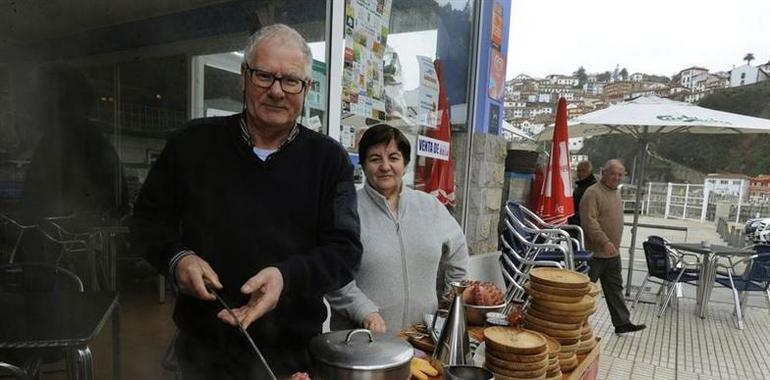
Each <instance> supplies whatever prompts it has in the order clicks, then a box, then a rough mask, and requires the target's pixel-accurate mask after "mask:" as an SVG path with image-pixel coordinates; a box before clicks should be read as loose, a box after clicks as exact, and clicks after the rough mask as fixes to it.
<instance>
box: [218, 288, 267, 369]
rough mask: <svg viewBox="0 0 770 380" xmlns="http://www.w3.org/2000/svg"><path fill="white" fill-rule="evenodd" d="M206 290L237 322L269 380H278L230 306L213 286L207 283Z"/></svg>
mask: <svg viewBox="0 0 770 380" xmlns="http://www.w3.org/2000/svg"><path fill="white" fill-rule="evenodd" d="M206 290H208V291H209V293H211V294H213V295H214V297H217V301H219V303H220V304H222V307H224V308H225V310H227V312H228V313H229V314H230V316H231V317H233V320H235V321H236V322H238V329H239V330H241V333H242V334H243V335H244V336H245V337H246V339H248V341H249V344H251V348H252V349H254V352H256V353H257V356H258V357H259V360H260V361H261V362H262V365H263V366H264V367H265V370H267V373H268V375H270V379H272V380H278V378H277V377H275V374H274V373H273V370H272V369H271V368H270V366H269V365H268V364H267V360H265V357H264V356H262V352H260V351H259V348H258V347H257V345H256V343H254V340H253V339H251V335H249V333H247V332H246V329H244V328H243V325H242V324H241V320H240V319H238V317H236V316H235V313H233V310H232V309H230V306H227V303H226V302H225V300H224V299H222V297H221V296H220V295H219V293H217V290H216V289H215V288H214V286H213V285H211V284H210V283H208V282H207V283H206Z"/></svg>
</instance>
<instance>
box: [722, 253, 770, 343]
mask: <svg viewBox="0 0 770 380" xmlns="http://www.w3.org/2000/svg"><path fill="white" fill-rule="evenodd" d="M754 249H755V251H756V252H757V253H756V254H754V255H751V256H748V257H745V258H743V259H740V260H737V261H733V260H732V258H731V257H730V256H721V257H719V258H718V259H717V268H723V269H726V272H719V271H717V276H716V278H715V281H716V283H718V284H720V285H722V286H724V287H727V288H730V289H731V290H732V291H733V301H734V303H735V316H736V326H737V327H738V328H739V329H741V330H743V327H744V323H743V315H744V314H745V310H746V297H747V295H748V292H764V293H765V295H766V296H767V300H768V305H770V289H768V288H769V287H770V247H767V246H755V247H754ZM725 259H726V260H727V262H728V264H727V265H725V264H721V263H720V261H724V260H725ZM741 268H743V272H742V273H741V274H740V275H737V274H736V273H737V270H738V269H741Z"/></svg>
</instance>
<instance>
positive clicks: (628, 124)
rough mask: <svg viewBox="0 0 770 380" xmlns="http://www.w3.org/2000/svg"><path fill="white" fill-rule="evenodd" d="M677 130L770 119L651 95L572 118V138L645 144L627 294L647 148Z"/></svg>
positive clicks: (727, 129)
mask: <svg viewBox="0 0 770 380" xmlns="http://www.w3.org/2000/svg"><path fill="white" fill-rule="evenodd" d="M553 130H554V128H553V126H549V127H547V128H546V129H544V130H543V131H542V132H541V133H540V134H539V135H537V137H536V139H537V140H538V141H549V140H551V136H552V135H553ZM673 133H699V134H746V133H770V119H763V118H758V117H751V116H744V115H738V114H734V113H730V112H722V111H716V110H712V109H708V108H703V107H699V106H696V105H694V104H690V103H685V102H678V101H674V100H670V99H665V98H660V97H657V96H654V95H650V96H642V97H638V98H636V99H633V100H630V101H627V102H623V103H619V104H615V105H611V106H609V107H608V108H605V109H602V110H599V111H594V112H591V113H587V114H585V115H582V116H580V117H577V118H574V119H572V120H570V121H569V134H570V137H571V138H572V137H590V136H598V135H608V134H625V135H630V136H633V137H635V138H636V139H637V141H638V142H639V145H640V147H641V150H640V151H641V157H639V158H640V159H639V160H637V161H638V164H637V165H638V170H637V173H639V175H638V176H636V189H637V191H636V202H635V204H634V224H633V227H632V229H631V247H630V248H629V257H630V260H629V265H628V276H627V281H626V294H627V295H628V294H629V292H630V285H631V276H632V270H633V265H634V250H635V248H636V233H637V228H636V226H637V224H638V223H639V208H640V205H639V202H640V199H641V195H642V192H641V189H642V188H643V187H642V185H643V181H644V169H645V161H646V159H647V147H648V145H649V142H650V140H652V139H655V138H657V137H658V136H661V135H666V134H673Z"/></svg>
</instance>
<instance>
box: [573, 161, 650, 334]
mask: <svg viewBox="0 0 770 380" xmlns="http://www.w3.org/2000/svg"><path fill="white" fill-rule="evenodd" d="M625 170H626V169H625V168H624V167H623V164H622V163H621V162H620V161H618V160H609V161H607V163H606V164H604V168H602V178H601V180H600V181H599V183H596V184H594V185H592V186H591V187H589V188H588V189H587V190H586V192H585V194H583V199H582V200H581V201H580V223H581V227H583V231H584V232H585V237H586V248H587V249H588V250H590V251H592V252H593V253H594V255H593V258H592V259H591V262H590V265H591V271H590V272H589V276H590V277H591V281H593V282H596V281H597V280H601V284H602V290H603V291H604V298H605V299H606V300H607V308H608V309H609V311H610V317H611V318H612V324H613V325H614V326H615V334H618V335H621V334H626V333H632V332H635V331H639V330H642V329H644V328H645V327H646V326H645V325H642V324H640V325H635V324H633V323H631V320H630V314H629V312H628V307H627V306H626V302H625V299H624V298H623V276H622V275H621V264H620V254H619V251H618V248H619V247H620V240H621V238H622V236H623V202H622V201H621V200H620V191H619V190H618V186H619V185H620V180H621V179H622V178H623V174H624V173H625Z"/></svg>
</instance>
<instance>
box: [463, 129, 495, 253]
mask: <svg viewBox="0 0 770 380" xmlns="http://www.w3.org/2000/svg"><path fill="white" fill-rule="evenodd" d="M455 136H456V137H455V138H454V139H453V141H452V143H453V144H455V145H453V146H462V147H464V146H466V145H465V143H466V139H467V135H465V134H462V135H461V134H457V135H455ZM453 152H454V159H455V160H456V161H455V162H456V165H455V167H456V168H458V169H459V170H457V171H455V181H456V183H457V191H456V193H457V195H458V198H457V203H458V204H463V203H462V202H463V199H462V195H463V191H464V189H463V184H464V182H465V181H464V176H465V171H464V170H463V169H460V168H465V157H462V156H464V154H465V152H464V151H462V152H455V151H453ZM471 152H472V155H473V159H472V160H471V170H470V175H471V181H470V187H471V188H470V191H469V193H468V196H469V200H468V202H467V203H465V205H466V207H469V209H468V219H467V220H466V232H465V237H466V239H467V241H468V247H469V249H470V253H471V255H478V254H484V253H489V252H495V251H497V240H498V236H497V225H498V222H499V220H500V203H501V199H502V197H503V182H504V177H505V154H506V141H505V139H504V138H502V137H500V136H494V135H487V134H475V135H474V136H473V147H472V151H471ZM456 212H457V213H459V212H462V210H460V209H459V208H458V209H457V210H456ZM458 219H459V218H458Z"/></svg>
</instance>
